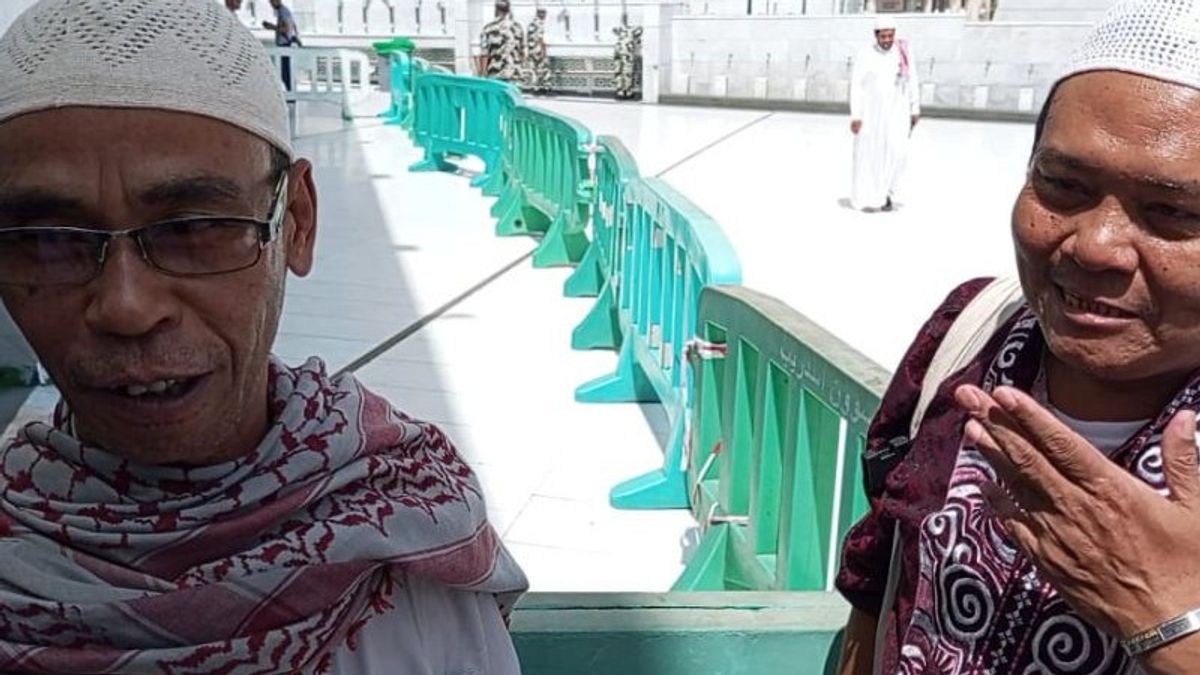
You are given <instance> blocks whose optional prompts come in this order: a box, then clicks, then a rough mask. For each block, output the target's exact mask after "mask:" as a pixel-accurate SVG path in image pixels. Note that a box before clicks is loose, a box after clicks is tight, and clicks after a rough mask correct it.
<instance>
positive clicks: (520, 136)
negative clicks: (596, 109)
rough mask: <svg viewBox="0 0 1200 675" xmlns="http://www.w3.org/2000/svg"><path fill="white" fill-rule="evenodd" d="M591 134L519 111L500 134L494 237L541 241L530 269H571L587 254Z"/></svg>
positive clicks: (546, 115) (564, 121)
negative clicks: (537, 237) (528, 236)
mask: <svg viewBox="0 0 1200 675" xmlns="http://www.w3.org/2000/svg"><path fill="white" fill-rule="evenodd" d="M591 141H592V133H591V132H590V131H588V130H587V129H586V128H585V127H584V126H583V125H581V124H579V123H578V122H576V121H575V120H572V119H570V118H567V117H563V116H561V115H556V114H554V113H551V112H547V111H544V110H539V109H537V108H530V107H526V106H517V107H516V109H515V110H513V112H512V114H511V115H509V116H508V118H507V121H506V124H505V129H504V152H503V158H502V160H503V161H502V166H503V173H504V175H503V178H502V180H501V184H502V185H503V187H502V188H501V194H500V199H499V200H498V201H497V202H496V204H495V205H494V206H493V208H492V215H493V216H495V217H496V218H497V219H498V220H497V222H496V234H498V235H500V236H513V235H520V234H532V235H540V236H541V243H540V244H539V245H538V248H537V250H536V251H534V254H533V265H534V267H551V266H561V265H574V264H577V263H579V261H580V260H582V259H583V256H584V253H585V252H586V251H587V249H588V237H587V224H588V218H589V217H590V215H591V205H592V184H591V175H590V169H589V167H588V153H589V146H590V145H591Z"/></svg>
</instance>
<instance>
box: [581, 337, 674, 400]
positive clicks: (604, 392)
mask: <svg viewBox="0 0 1200 675" xmlns="http://www.w3.org/2000/svg"><path fill="white" fill-rule="evenodd" d="M575 400H576V401H579V402H580V403H654V402H656V401H658V400H659V398H658V394H657V393H656V392H655V391H654V385H653V384H651V383H650V378H649V377H647V376H646V371H644V370H642V367H641V366H639V365H638V364H637V359H636V358H635V357H634V355H633V341H632V340H626V341H625V344H624V345H623V346H622V348H621V353H620V355H619V356H618V357H617V370H616V371H615V372H613V373H612V374H611V375H605V376H603V377H598V378H596V379H594V380H592V381H591V382H587V383H585V384H582V385H580V386H579V388H578V389H576V390H575Z"/></svg>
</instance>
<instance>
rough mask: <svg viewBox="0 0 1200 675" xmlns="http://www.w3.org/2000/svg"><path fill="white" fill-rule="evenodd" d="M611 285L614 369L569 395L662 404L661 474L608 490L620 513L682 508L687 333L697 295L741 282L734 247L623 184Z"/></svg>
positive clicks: (689, 215)
mask: <svg viewBox="0 0 1200 675" xmlns="http://www.w3.org/2000/svg"><path fill="white" fill-rule="evenodd" d="M624 194H625V201H626V204H627V211H626V214H625V217H623V218H619V219H617V220H616V228H617V230H618V232H617V233H616V234H615V235H613V236H615V237H616V240H617V241H618V242H620V243H619V245H618V249H617V250H616V251H615V256H614V257H615V258H616V259H618V260H616V270H615V272H614V273H613V276H612V279H613V283H614V286H615V288H614V293H615V300H616V303H617V324H618V327H619V329H620V335H621V346H620V349H619V351H618V355H617V367H616V371H615V372H613V373H612V374H610V375H606V376H604V377H601V378H598V379H596V380H593V381H591V382H588V383H586V384H584V385H583V386H581V387H579V389H577V390H576V393H575V396H576V399H577V400H579V401H583V402H605V403H608V402H628V403H632V402H653V401H658V402H661V403H662V405H663V407H664V409H665V410H666V413H667V417H668V419H669V421H670V425H671V431H670V434H669V436H668V439H667V444H666V447H665V448H664V459H663V464H662V466H661V468H659V469H656V470H654V471H651V472H649V473H646V474H643V475H641V476H638V477H636V478H632V479H630V480H627V481H625V482H623V483H621V484H619V485H617V486H616V487H614V488H613V489H612V492H611V494H610V500H611V502H612V504H613V505H614V506H616V507H618V508H629V509H647V508H687V506H688V490H687V477H686V474H685V471H686V466H685V457H684V439H685V433H684V429H685V426H686V418H687V411H688V409H689V407H690V406H689V401H688V399H689V384H688V374H687V368H686V365H687V364H686V361H685V358H684V355H685V351H686V348H687V345H688V344H689V342H690V341H691V340H692V339H693V337H694V336H695V330H696V319H697V315H698V312H699V305H700V292H701V290H703V289H704V287H705V286H709V285H712V284H736V283H740V282H741V270H740V267H739V264H738V261H737V256H736V254H735V253H734V250H733V246H732V245H731V244H730V243H729V240H728V239H727V238H726V237H725V233H724V232H723V231H722V230H721V228H720V226H719V225H717V223H716V222H715V221H713V219H712V218H710V217H709V216H708V215H707V214H705V213H704V212H703V211H701V210H700V209H699V208H698V207H696V206H695V205H694V204H693V203H692V202H690V201H689V200H688V199H687V198H686V197H684V196H683V195H682V194H680V193H679V192H677V191H675V189H674V188H672V187H671V186H670V185H668V184H667V183H665V182H664V181H662V180H659V179H657V178H638V179H634V180H631V181H629V182H628V183H626V184H625V187H624Z"/></svg>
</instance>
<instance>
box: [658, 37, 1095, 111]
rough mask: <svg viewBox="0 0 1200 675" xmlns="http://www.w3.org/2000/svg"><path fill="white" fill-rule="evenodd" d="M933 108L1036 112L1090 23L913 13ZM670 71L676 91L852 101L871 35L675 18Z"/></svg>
mask: <svg viewBox="0 0 1200 675" xmlns="http://www.w3.org/2000/svg"><path fill="white" fill-rule="evenodd" d="M897 23H898V25H899V30H898V33H899V35H900V37H902V38H906V39H908V40H909V41H910V44H911V47H912V54H913V56H914V58H915V61H916V66H917V73H918V75H919V77H920V80H921V84H922V87H921V89H922V96H921V97H922V102H923V104H924V105H925V106H927V107H930V108H940V109H947V110H970V111H985V112H1000V113H1027V114H1032V113H1034V112H1035V111H1036V110H1037V109H1039V108H1040V106H1041V104H1042V102H1043V101H1044V100H1045V97H1046V95H1047V94H1048V92H1049V88H1050V86H1051V85H1052V84H1053V82H1054V79H1055V78H1056V76H1057V74H1058V72H1060V70H1061V68H1062V64H1063V63H1064V62H1065V61H1066V59H1067V58H1068V57H1069V55H1070V52H1071V50H1072V49H1073V46H1074V45H1077V44H1078V43H1079V42H1080V41H1081V40H1082V38H1083V35H1084V34H1085V33H1086V31H1087V30H1088V27H1089V24H1088V23H1084V22H1071V23H1062V22H1002V21H993V22H985V23H978V22H968V21H967V20H966V19H965V17H963V16H954V15H929V14H906V15H901V16H900V17H899V19H898V21H897ZM671 31H672V45H673V48H672V50H671V53H670V55H669V58H668V59H667V61H668V64H669V66H668V67H667V68H666V69H665V73H664V74H663V75H662V77H664V78H665V79H664V80H663V81H662V82H661V85H662V87H663V91H664V92H665V93H667V94H669V95H670V96H672V97H685V98H686V97H695V98H717V99H720V98H729V99H751V100H753V99H762V100H769V101H787V102H793V103H797V104H804V103H812V104H819V105H822V106H830V105H836V104H845V103H846V102H847V101H848V96H849V86H850V85H849V83H850V73H851V68H852V66H853V59H854V56H855V55H856V54H857V53H858V51H859V50H860V49H862V48H863V47H865V46H869V45H870V44H871V41H872V40H873V35H872V22H871V19H870V18H868V17H864V16H832V17H805V16H793V17H787V16H768V17H709V16H695V15H686V16H676V17H675V18H674V20H673V21H672V22H671Z"/></svg>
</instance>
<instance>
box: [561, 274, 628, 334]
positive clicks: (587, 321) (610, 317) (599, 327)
mask: <svg viewBox="0 0 1200 675" xmlns="http://www.w3.org/2000/svg"><path fill="white" fill-rule="evenodd" d="M613 295H615V291H614V290H613V287H612V285H610V284H605V286H604V288H603V289H602V290H601V291H600V297H599V299H597V300H596V304H594V305H592V308H591V309H590V310H588V313H587V316H585V317H583V321H581V322H579V325H578V326H576V327H575V330H574V331H572V332H571V349H574V350H577V351H582V350H585V349H616V348H617V347H620V346H621V323H620V321H619V320H618V318H617V312H616V310H615V309H614V301H613Z"/></svg>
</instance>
